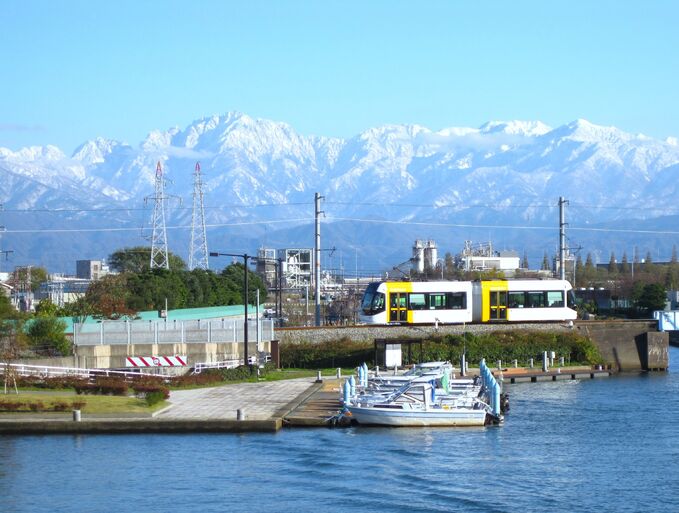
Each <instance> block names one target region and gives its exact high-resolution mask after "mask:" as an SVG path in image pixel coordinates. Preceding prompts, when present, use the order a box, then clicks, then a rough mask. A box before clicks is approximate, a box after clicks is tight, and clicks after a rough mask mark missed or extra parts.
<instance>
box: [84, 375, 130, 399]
mask: <svg viewBox="0 0 679 513" xmlns="http://www.w3.org/2000/svg"><path fill="white" fill-rule="evenodd" d="M74 388H75V391H76V393H77V394H78V395H80V394H100V395H127V391H128V386H127V383H126V382H125V380H124V379H121V378H97V379H96V380H95V382H94V383H86V382H85V383H81V384H78V385H76V386H75V387H74Z"/></svg>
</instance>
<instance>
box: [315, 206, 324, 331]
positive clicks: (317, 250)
mask: <svg viewBox="0 0 679 513" xmlns="http://www.w3.org/2000/svg"><path fill="white" fill-rule="evenodd" d="M321 199H323V196H321V195H320V194H319V193H316V194H315V195H314V207H315V221H316V223H315V226H316V230H315V233H316V243H315V245H314V257H315V258H314V271H315V272H314V280H315V282H316V283H315V284H314V285H315V287H314V292H315V294H316V326H320V325H321V214H322V213H323V212H322V211H321Z"/></svg>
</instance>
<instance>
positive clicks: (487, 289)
mask: <svg viewBox="0 0 679 513" xmlns="http://www.w3.org/2000/svg"><path fill="white" fill-rule="evenodd" d="M508 289H509V284H508V282H507V281H506V280H487V281H486V280H483V281H481V296H482V302H483V304H482V313H481V322H489V321H491V322H492V321H507V320H509V319H508V318H507V317H508V316H507V291H508Z"/></svg>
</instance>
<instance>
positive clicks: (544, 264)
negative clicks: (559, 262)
mask: <svg viewBox="0 0 679 513" xmlns="http://www.w3.org/2000/svg"><path fill="white" fill-rule="evenodd" d="M540 269H541V270H543V271H549V269H550V267H549V257H548V256H547V252H546V251H545V254H544V256H543V257H542V266H541V267H540Z"/></svg>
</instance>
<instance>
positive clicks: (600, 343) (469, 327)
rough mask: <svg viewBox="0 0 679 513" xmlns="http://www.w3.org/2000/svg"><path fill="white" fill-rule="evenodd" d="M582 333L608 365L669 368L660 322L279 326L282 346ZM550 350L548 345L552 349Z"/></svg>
mask: <svg viewBox="0 0 679 513" xmlns="http://www.w3.org/2000/svg"><path fill="white" fill-rule="evenodd" d="M510 330H521V331H546V332H551V333H553V332H572V331H574V332H576V333H578V334H580V335H583V336H586V337H587V338H589V339H590V340H591V341H592V342H593V343H594V344H595V345H596V346H597V348H598V349H599V352H600V354H601V356H602V357H603V359H604V362H605V364H606V366H607V367H609V368H611V369H612V370H614V371H622V372H625V371H640V370H666V369H667V368H668V366H669V337H668V335H667V333H662V332H658V324H657V321H654V320H610V321H599V320H597V321H574V322H573V323H516V324H464V325H460V324H458V325H442V324H439V325H438V326H435V325H431V326H322V327H318V328H316V327H310V328H282V329H277V330H276V337H277V338H278V340H279V343H280V344H281V345H284V344H294V343H300V342H319V343H320V342H325V341H330V340H337V339H339V338H348V339H350V340H353V341H357V342H372V341H374V340H376V339H408V340H412V339H418V338H419V339H427V338H431V337H435V336H443V335H448V334H450V335H461V334H462V333H473V334H484V333H493V332H499V331H510ZM548 349H549V348H545V350H548Z"/></svg>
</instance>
